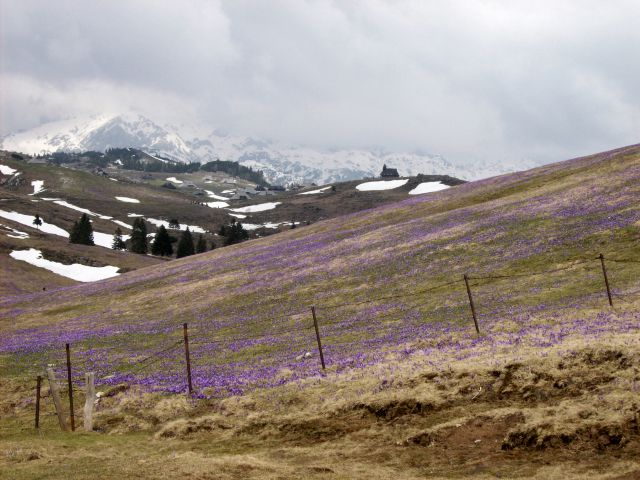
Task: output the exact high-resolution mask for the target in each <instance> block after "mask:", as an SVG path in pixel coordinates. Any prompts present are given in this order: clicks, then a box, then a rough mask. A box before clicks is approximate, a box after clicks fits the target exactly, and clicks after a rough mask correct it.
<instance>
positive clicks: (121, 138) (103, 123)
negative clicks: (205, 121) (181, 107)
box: [1, 113, 194, 162]
mask: <svg viewBox="0 0 640 480" xmlns="http://www.w3.org/2000/svg"><path fill="white" fill-rule="evenodd" d="M1 145H2V148H4V149H6V150H14V151H17V152H23V153H28V154H31V155H37V154H44V153H51V152H56V151H79V152H84V151H88V150H93V151H98V152H103V151H105V150H107V149H108V148H112V147H133V148H141V149H145V150H148V151H149V153H153V154H157V155H163V156H167V157H169V158H172V159H174V160H179V161H183V162H187V161H190V160H194V159H193V158H192V154H191V151H190V149H189V147H187V145H186V144H185V142H184V140H182V138H180V136H179V135H177V134H176V133H175V132H169V131H167V130H165V129H164V128H162V127H160V126H158V125H157V124H155V123H153V122H152V121H151V120H149V119H148V118H146V117H143V116H142V115H138V114H133V113H127V114H121V115H97V116H93V117H89V118H84V119H80V118H73V119H69V120H61V121H57V122H51V123H46V124H43V125H40V126H38V127H36V128H33V129H31V130H27V131H24V132H19V133H13V134H10V135H8V136H7V137H5V138H4V139H3V140H2V144H1Z"/></svg>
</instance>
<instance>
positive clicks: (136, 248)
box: [130, 218, 147, 254]
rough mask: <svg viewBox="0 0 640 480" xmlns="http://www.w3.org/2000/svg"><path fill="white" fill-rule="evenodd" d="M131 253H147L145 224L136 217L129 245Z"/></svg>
mask: <svg viewBox="0 0 640 480" xmlns="http://www.w3.org/2000/svg"><path fill="white" fill-rule="evenodd" d="M130 250H131V251H132V252H133V253H142V254H146V253H147V225H146V224H145V223H144V220H143V219H142V218H136V219H135V221H134V222H133V230H132V232H131V247H130Z"/></svg>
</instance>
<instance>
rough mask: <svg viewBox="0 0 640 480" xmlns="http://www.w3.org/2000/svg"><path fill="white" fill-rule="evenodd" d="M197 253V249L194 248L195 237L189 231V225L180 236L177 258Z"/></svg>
mask: <svg viewBox="0 0 640 480" xmlns="http://www.w3.org/2000/svg"><path fill="white" fill-rule="evenodd" d="M194 253H195V249H194V248H193V237H192V236H191V232H190V231H189V227H187V229H186V230H185V231H184V232H182V236H181V237H180V241H179V242H178V248H177V249H176V258H182V257H188V256H189V255H193V254H194Z"/></svg>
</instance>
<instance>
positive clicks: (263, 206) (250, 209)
mask: <svg viewBox="0 0 640 480" xmlns="http://www.w3.org/2000/svg"><path fill="white" fill-rule="evenodd" d="M281 203H282V202H267V203H259V204H258V205H248V206H246V207H240V208H231V209H230V210H231V211H232V212H236V213H255V212H264V211H266V210H273V209H274V208H276V206H278V205H280V204H281Z"/></svg>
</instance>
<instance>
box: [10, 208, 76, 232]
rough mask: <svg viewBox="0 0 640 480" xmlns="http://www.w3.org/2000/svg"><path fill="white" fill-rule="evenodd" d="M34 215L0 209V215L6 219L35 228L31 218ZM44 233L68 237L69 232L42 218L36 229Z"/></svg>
mask: <svg viewBox="0 0 640 480" xmlns="http://www.w3.org/2000/svg"><path fill="white" fill-rule="evenodd" d="M34 216H35V215H24V214H22V213H18V212H7V211H5V210H0V217H2V218H6V219H7V220H13V221H14V222H16V223H21V224H22V225H26V226H27V227H31V228H34V229H35V228H36V226H35V225H34V224H33V218H34ZM38 230H40V231H41V232H44V233H50V234H52V235H59V236H60V237H66V238H69V232H67V231H66V230H63V229H62V228H60V227H56V226H55V225H52V224H50V223H47V222H45V221H44V220H42V225H41V226H40V228H39V229H38Z"/></svg>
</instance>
